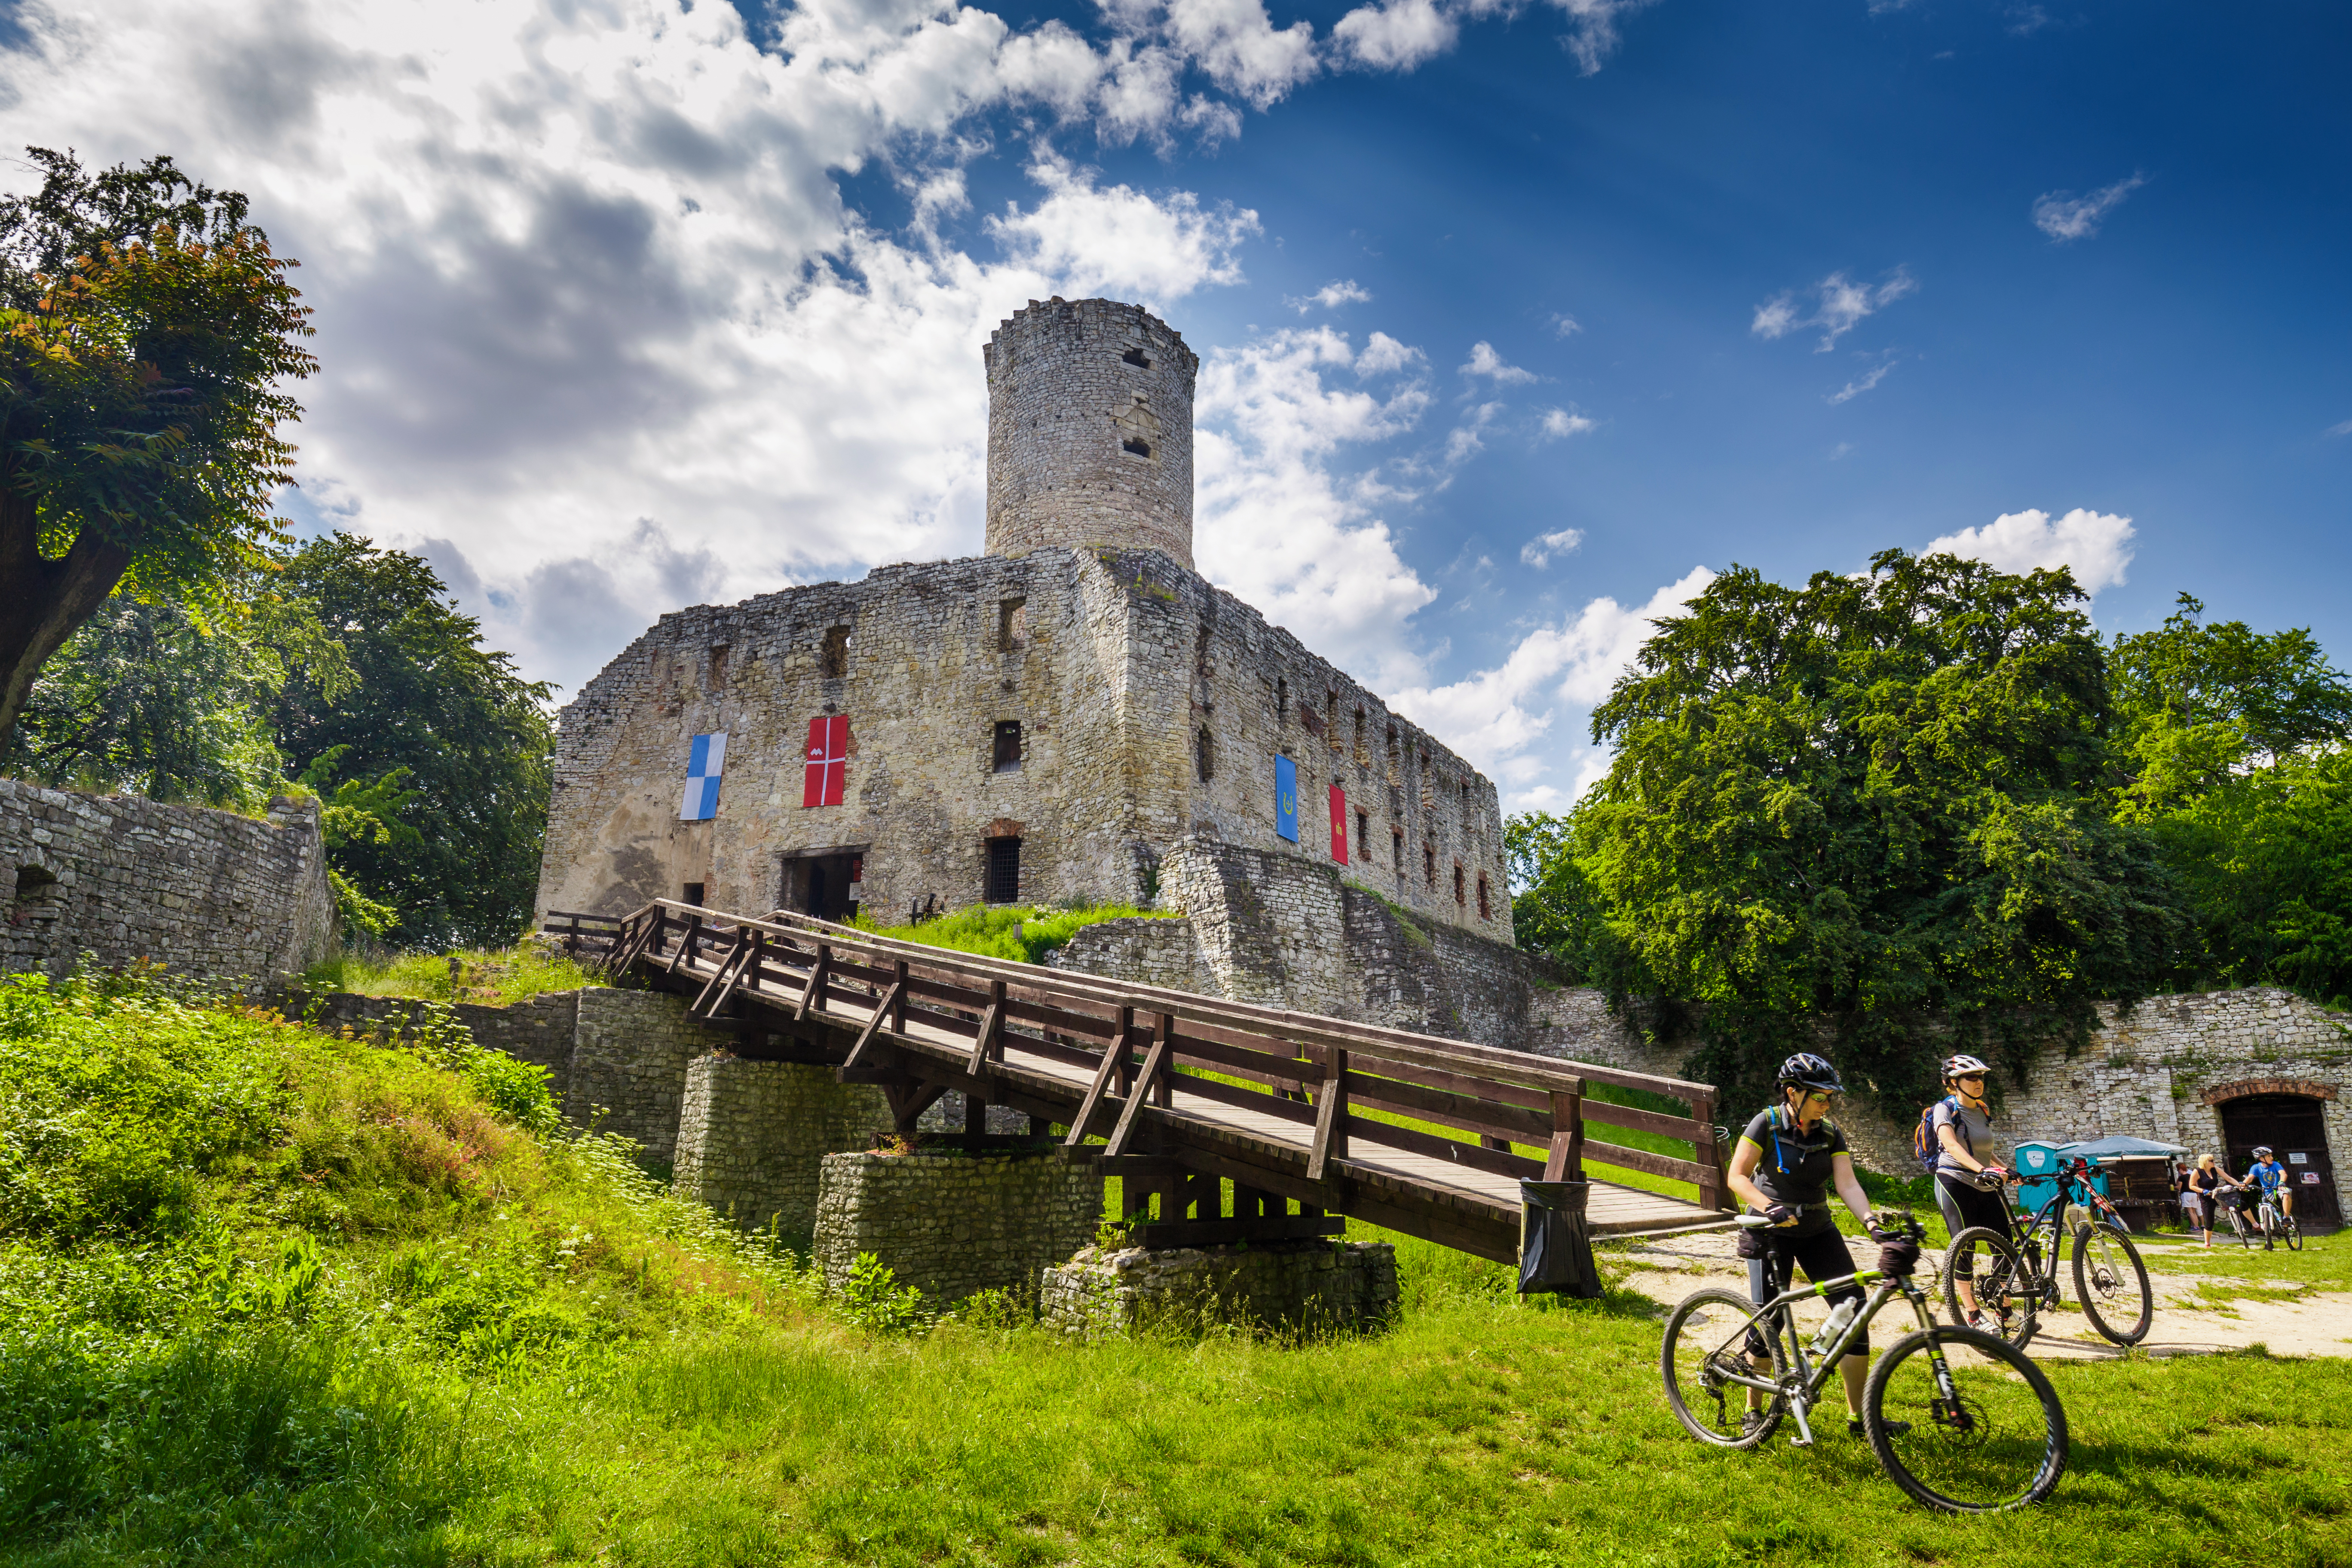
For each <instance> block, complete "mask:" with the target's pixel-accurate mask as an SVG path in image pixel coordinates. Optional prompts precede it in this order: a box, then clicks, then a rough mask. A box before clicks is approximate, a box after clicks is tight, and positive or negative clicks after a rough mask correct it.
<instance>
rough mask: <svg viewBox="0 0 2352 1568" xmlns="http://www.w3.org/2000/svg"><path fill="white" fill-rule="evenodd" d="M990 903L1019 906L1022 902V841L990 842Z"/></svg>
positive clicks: (988, 895)
mask: <svg viewBox="0 0 2352 1568" xmlns="http://www.w3.org/2000/svg"><path fill="white" fill-rule="evenodd" d="M985 896H986V898H987V900H988V901H989V902H990V903H992V904H1017V903H1019V902H1020V901H1021V840H1019V839H1018V838H992V839H990V840H989V841H988V890H987V893H986V895H985Z"/></svg>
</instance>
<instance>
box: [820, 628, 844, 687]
mask: <svg viewBox="0 0 2352 1568" xmlns="http://www.w3.org/2000/svg"><path fill="white" fill-rule="evenodd" d="M817 672H818V673H819V674H820V675H822V676H824V679H827V680H839V679H841V678H842V677H843V676H845V675H847V674H848V673H849V628H848V627H847V626H827V627H825V629H824V654H823V655H822V656H821V657H820V658H819V659H818V671H817Z"/></svg>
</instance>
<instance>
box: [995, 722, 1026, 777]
mask: <svg viewBox="0 0 2352 1568" xmlns="http://www.w3.org/2000/svg"><path fill="white" fill-rule="evenodd" d="M991 767H992V771H994V772H996V773H1019V772H1020V771H1021V721H1020V720H1018V719H1000V720H998V721H997V723H996V751H995V754H994V758H993V760H992V763H991Z"/></svg>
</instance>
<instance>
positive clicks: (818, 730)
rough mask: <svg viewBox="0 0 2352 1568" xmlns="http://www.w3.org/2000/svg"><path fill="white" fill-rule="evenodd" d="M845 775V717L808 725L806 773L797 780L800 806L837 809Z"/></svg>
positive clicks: (834, 715) (835, 717) (847, 771)
mask: <svg viewBox="0 0 2352 1568" xmlns="http://www.w3.org/2000/svg"><path fill="white" fill-rule="evenodd" d="M848 773H849V715H848V714H846V713H835V714H832V715H830V716H824V717H819V718H815V719H812V720H810V721H809V739H808V769H807V772H806V773H803V774H802V778H801V805H802V807H803V809H806V808H807V807H809V806H813V805H840V804H841V794H842V791H843V789H844V788H845V787H846V784H847V779H848Z"/></svg>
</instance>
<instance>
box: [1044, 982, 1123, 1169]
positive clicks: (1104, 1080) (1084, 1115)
mask: <svg viewBox="0 0 2352 1568" xmlns="http://www.w3.org/2000/svg"><path fill="white" fill-rule="evenodd" d="M1134 1026H1135V1009H1134V1008H1132V1007H1121V1008H1120V1009H1119V1010H1118V1039H1117V1040H1116V1042H1115V1043H1114V1044H1112V1045H1111V1046H1110V1047H1108V1049H1106V1050H1105V1051H1104V1052H1103V1058H1102V1066H1100V1067H1098V1068H1096V1069H1095V1080H1094V1082H1093V1083H1091V1084H1089V1085H1087V1097H1086V1099H1084V1100H1080V1101H1079V1102H1078V1110H1077V1114H1076V1115H1075V1116H1073V1117H1071V1118H1070V1132H1069V1136H1068V1137H1066V1138H1065V1139H1063V1140H1062V1144H1063V1146H1064V1147H1065V1148H1069V1149H1075V1148H1076V1147H1077V1146H1078V1145H1079V1144H1081V1143H1083V1142H1086V1141H1087V1128H1088V1127H1090V1126H1091V1125H1092V1124H1093V1122H1094V1119H1095V1108H1096V1107H1097V1106H1098V1105H1100V1104H1101V1103H1102V1099H1103V1094H1104V1092H1105V1091H1106V1090H1108V1089H1109V1088H1110V1080H1111V1079H1113V1078H1114V1077H1116V1076H1118V1071H1119V1068H1120V1067H1121V1065H1122V1064H1123V1063H1124V1062H1125V1061H1126V1060H1127V1049H1128V1045H1127V1032H1128V1031H1129V1029H1131V1028H1133V1027H1134Z"/></svg>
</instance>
